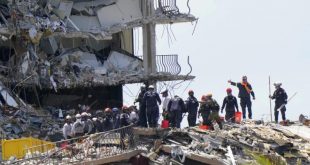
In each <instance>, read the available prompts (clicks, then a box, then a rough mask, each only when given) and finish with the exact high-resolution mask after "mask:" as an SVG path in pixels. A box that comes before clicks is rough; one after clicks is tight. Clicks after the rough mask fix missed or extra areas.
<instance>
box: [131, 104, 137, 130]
mask: <svg viewBox="0 0 310 165" xmlns="http://www.w3.org/2000/svg"><path fill="white" fill-rule="evenodd" d="M138 121H139V116H138V113H137V108H136V107H135V106H130V107H129V122H130V123H131V124H133V125H135V126H136V125H137V124H138Z"/></svg>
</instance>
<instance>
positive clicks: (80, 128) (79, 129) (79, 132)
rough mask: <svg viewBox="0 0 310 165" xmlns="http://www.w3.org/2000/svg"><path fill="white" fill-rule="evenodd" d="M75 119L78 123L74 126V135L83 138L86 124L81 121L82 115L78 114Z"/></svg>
mask: <svg viewBox="0 0 310 165" xmlns="http://www.w3.org/2000/svg"><path fill="white" fill-rule="evenodd" d="M75 118H76V121H75V122H74V123H73V125H72V135H73V136H74V137H80V136H83V135H84V127H85V124H84V122H83V121H82V120H81V115H80V114H76V115H75Z"/></svg>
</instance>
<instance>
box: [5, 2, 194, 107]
mask: <svg viewBox="0 0 310 165" xmlns="http://www.w3.org/2000/svg"><path fill="white" fill-rule="evenodd" d="M0 4H1V12H0V20H1V21H0V23H1V28H0V35H1V39H0V42H1V43H0V45H1V46H0V62H1V77H0V79H1V81H2V82H3V83H4V84H5V85H7V86H8V87H9V88H11V89H12V90H13V92H15V93H17V94H18V95H19V96H20V97H21V98H22V99H23V100H25V101H26V102H27V103H29V104H35V105H37V106H46V105H52V106H61V105H62V106H63V105H64V104H65V103H66V105H67V106H69V107H70V108H71V107H72V106H74V105H75V106H77V103H80V104H88V105H90V104H92V103H93V104H94V105H93V107H94V108H99V107H100V108H102V107H103V106H120V105H122V85H124V84H128V83H141V82H145V83H147V82H154V81H171V80H183V79H192V78H193V77H192V76H184V75H183V76H182V75H179V73H180V66H179V64H178V61H177V56H176V55H175V56H172V57H171V56H161V57H160V56H157V57H156V54H155V53H156V51H154V50H155V49H156V48H155V46H156V45H155V38H154V37H155V36H154V35H155V25H156V24H166V23H170V24H171V23H178V22H191V21H195V20H196V18H195V17H194V16H192V15H191V14H189V13H186V14H182V13H180V11H179V9H178V7H177V5H176V1H175V0H171V1H164V0H155V1H153V0H146V1H144V0H131V1H126V0H125V1H121V0H91V1H87V0H85V1H84V0H83V1H81V0H72V1H67V0H56V1H49V0H39V1H28V0H27V1H14V0H2V1H1V3H0ZM136 27H143V31H145V32H143V35H144V36H143V40H144V42H145V43H144V47H145V48H144V52H143V59H144V61H143V60H142V59H141V58H139V57H137V56H135V55H133V49H134V45H133V44H134V42H133V28H136ZM156 58H161V61H163V62H161V64H160V65H161V66H163V67H164V69H162V70H156ZM169 60H170V61H169ZM159 63H160V61H159V60H158V59H157V65H158V64H159ZM171 68H172V69H171ZM175 68H177V69H175ZM59 96H61V97H59ZM94 102H96V103H94ZM69 107H66V108H69ZM63 108H65V107H63Z"/></svg>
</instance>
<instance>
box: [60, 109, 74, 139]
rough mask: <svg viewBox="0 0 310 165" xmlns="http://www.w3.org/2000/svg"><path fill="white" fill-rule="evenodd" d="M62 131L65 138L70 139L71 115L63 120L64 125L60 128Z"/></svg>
mask: <svg viewBox="0 0 310 165" xmlns="http://www.w3.org/2000/svg"><path fill="white" fill-rule="evenodd" d="M62 133H63V136H64V138H65V139H66V140H67V139H71V138H72V137H73V136H72V119H71V116H69V115H68V116H66V120H65V125H64V126H63V128H62Z"/></svg>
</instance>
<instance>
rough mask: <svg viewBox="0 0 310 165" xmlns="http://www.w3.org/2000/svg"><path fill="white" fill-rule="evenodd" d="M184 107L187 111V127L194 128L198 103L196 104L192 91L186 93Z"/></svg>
mask: <svg viewBox="0 0 310 165" xmlns="http://www.w3.org/2000/svg"><path fill="white" fill-rule="evenodd" d="M185 105H186V109H187V111H188V117H187V121H188V126H189V127H194V126H196V119H197V111H198V106H199V103H198V100H197V98H196V97H195V96H194V91H193V90H189V91H188V98H187V100H186V101H185Z"/></svg>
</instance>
